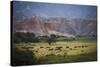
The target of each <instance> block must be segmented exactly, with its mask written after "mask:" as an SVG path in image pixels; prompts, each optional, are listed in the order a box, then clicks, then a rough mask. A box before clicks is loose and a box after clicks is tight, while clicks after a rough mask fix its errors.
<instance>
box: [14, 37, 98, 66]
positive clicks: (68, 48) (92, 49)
mask: <svg viewBox="0 0 100 67" xmlns="http://www.w3.org/2000/svg"><path fill="white" fill-rule="evenodd" d="M33 40H34V39H33ZM12 49H13V53H12V54H13V55H12V58H13V60H12V65H36V64H55V63H70V62H84V61H96V60H97V42H96V38H94V37H76V38H66V37H58V38H56V41H53V42H51V44H49V43H48V41H47V38H45V37H43V39H38V40H35V41H32V40H31V41H29V42H26V40H25V42H24V40H20V41H19V42H18V41H17V43H14V45H13V48H12Z"/></svg>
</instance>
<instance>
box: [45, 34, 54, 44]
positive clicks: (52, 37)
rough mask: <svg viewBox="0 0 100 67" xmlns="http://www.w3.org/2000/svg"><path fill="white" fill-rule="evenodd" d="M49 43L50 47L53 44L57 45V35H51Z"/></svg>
mask: <svg viewBox="0 0 100 67" xmlns="http://www.w3.org/2000/svg"><path fill="white" fill-rule="evenodd" d="M47 42H48V44H49V45H51V43H52V42H54V43H55V42H56V35H54V34H51V35H50V36H49V37H48V39H47Z"/></svg>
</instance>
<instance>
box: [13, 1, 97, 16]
mask: <svg viewBox="0 0 100 67" xmlns="http://www.w3.org/2000/svg"><path fill="white" fill-rule="evenodd" d="M12 10H13V16H14V17H16V18H18V17H32V16H43V17H47V18H48V17H75V18H96V17H97V7H96V6H89V5H72V4H54V3H40V2H24V1H13V8H12Z"/></svg>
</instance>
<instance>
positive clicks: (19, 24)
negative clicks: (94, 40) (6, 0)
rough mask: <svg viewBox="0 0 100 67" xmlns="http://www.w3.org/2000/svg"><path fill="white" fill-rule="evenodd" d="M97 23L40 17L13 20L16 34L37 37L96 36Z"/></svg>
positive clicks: (91, 20)
mask: <svg viewBox="0 0 100 67" xmlns="http://www.w3.org/2000/svg"><path fill="white" fill-rule="evenodd" d="M96 22H97V20H96V19H80V18H74V19H72V18H70V19H69V18H64V17H52V18H44V17H39V16H34V17H31V18H25V19H24V20H15V19H13V23H14V31H15V32H30V33H35V34H37V35H48V34H56V35H63V36H69V37H72V36H76V35H84V36H88V35H91V36H93V35H94V36H96V34H97V23H96Z"/></svg>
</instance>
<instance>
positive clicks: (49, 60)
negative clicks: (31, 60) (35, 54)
mask: <svg viewBox="0 0 100 67" xmlns="http://www.w3.org/2000/svg"><path fill="white" fill-rule="evenodd" d="M96 60H97V55H96V53H90V54H81V55H72V56H53V55H49V56H45V57H42V58H40V59H38V62H37V63H38V64H54V63H72V62H84V61H85V62H86V61H96Z"/></svg>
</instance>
